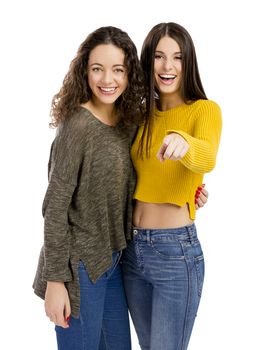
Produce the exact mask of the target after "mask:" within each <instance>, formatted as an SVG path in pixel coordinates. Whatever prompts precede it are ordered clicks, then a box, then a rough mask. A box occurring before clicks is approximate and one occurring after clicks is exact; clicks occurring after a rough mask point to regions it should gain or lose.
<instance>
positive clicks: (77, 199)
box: [33, 107, 135, 317]
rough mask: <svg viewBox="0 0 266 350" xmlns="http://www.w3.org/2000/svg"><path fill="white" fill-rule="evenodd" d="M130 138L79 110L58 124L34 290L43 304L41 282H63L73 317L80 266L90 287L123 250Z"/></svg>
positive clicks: (130, 186) (130, 183)
mask: <svg viewBox="0 0 266 350" xmlns="http://www.w3.org/2000/svg"><path fill="white" fill-rule="evenodd" d="M134 133H135V130H134V128H131V129H128V128H125V127H122V126H121V125H119V124H118V125H116V126H109V125H106V124H103V123H102V122H101V121H99V120H98V119H97V118H95V117H94V116H93V115H92V114H91V113H90V112H89V111H88V110H87V109H85V108H82V107H80V108H79V109H78V111H77V112H76V113H75V114H74V115H73V116H71V118H68V119H67V120H65V121H64V122H63V123H61V125H60V126H59V127H58V129H57V134H56V137H55V140H54V142H53V143H52V147H51V153H50V160H49V165H48V169H49V185H48V188H47V192H46V195H45V198H44V202H43V217H44V245H43V247H42V249H41V253H40V258H39V263H38V268H37V272H36V276H35V279H34V283H33V288H34V292H35V293H36V294H37V295H38V296H40V297H41V298H44V296H45V290H46V281H64V282H65V285H66V287H67V289H68V292H69V296H70V301H71V309H72V315H73V316H76V317H77V316H78V314H79V302H80V301H79V299H80V298H79V283H78V272H77V267H78V262H79V260H82V261H83V262H84V264H85V266H86V268H87V271H88V273H89V276H90V278H91V280H92V281H93V282H95V281H96V280H97V278H98V277H100V276H101V275H102V274H103V273H104V272H105V271H106V270H107V269H108V267H110V265H111V264H112V252H114V251H119V250H122V249H124V248H125V247H126V239H129V238H130V228H131V219H132V194H133V191H134V186H135V175H134V170H133V166H132V163H131V159H130V147H131V143H132V139H133V136H134Z"/></svg>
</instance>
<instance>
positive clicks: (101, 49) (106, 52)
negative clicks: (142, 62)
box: [88, 44, 128, 105]
mask: <svg viewBox="0 0 266 350" xmlns="http://www.w3.org/2000/svg"><path fill="white" fill-rule="evenodd" d="M124 60H125V54H124V52H123V50H122V49H120V48H118V47H116V46H114V45H112V44H102V45H98V46H96V47H95V48H94V49H93V50H92V51H91V53H90V56H89V60H88V83H89V86H90V88H91V90H92V100H94V102H97V104H99V103H100V104H108V105H110V104H111V105H112V104H114V103H115V101H116V100H117V99H118V97H119V96H120V95H121V94H122V93H123V92H124V91H125V90H126V88H127V84H128V79H127V72H126V67H125V65H124Z"/></svg>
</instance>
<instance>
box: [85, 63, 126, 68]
mask: <svg viewBox="0 0 266 350" xmlns="http://www.w3.org/2000/svg"><path fill="white" fill-rule="evenodd" d="M94 65H97V66H101V67H103V65H102V64H101V63H97V62H95V63H92V64H90V65H89V67H91V66H94ZM112 67H123V68H125V67H126V66H125V65H124V64H114V65H113V66H112Z"/></svg>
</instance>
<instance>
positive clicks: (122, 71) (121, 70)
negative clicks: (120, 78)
mask: <svg viewBox="0 0 266 350" xmlns="http://www.w3.org/2000/svg"><path fill="white" fill-rule="evenodd" d="M114 71H115V73H124V72H125V71H124V69H122V68H116V69H115V70H114Z"/></svg>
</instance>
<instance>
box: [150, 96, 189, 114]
mask: <svg viewBox="0 0 266 350" xmlns="http://www.w3.org/2000/svg"><path fill="white" fill-rule="evenodd" d="M184 102H185V101H184V100H183V99H182V98H181V96H179V95H176V94H172V95H169V94H167V95H166V94H160V99H159V100H158V104H157V107H158V109H159V110H160V111H167V110H168V109H172V108H175V107H177V106H180V105H182V104H184Z"/></svg>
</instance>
